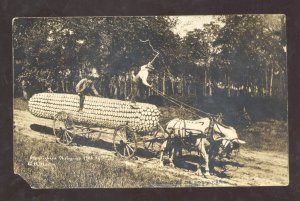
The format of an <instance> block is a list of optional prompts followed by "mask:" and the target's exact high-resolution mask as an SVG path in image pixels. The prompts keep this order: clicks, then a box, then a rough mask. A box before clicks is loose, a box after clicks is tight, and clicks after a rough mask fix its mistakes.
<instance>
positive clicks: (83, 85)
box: [76, 74, 101, 112]
mask: <svg viewBox="0 0 300 201" xmlns="http://www.w3.org/2000/svg"><path fill="white" fill-rule="evenodd" d="M97 77H98V76H96V75H94V74H92V75H90V76H89V79H87V78H84V79H82V80H80V81H79V82H78V84H77V85H76V93H77V94H78V95H79V97H80V101H79V110H78V112H82V109H83V104H84V100H85V96H86V95H92V94H94V95H95V96H98V97H101V96H100V94H99V93H98V91H97V89H96V88H95V85H94V82H95V80H96V78H97Z"/></svg>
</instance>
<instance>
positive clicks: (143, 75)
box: [131, 62, 154, 103]
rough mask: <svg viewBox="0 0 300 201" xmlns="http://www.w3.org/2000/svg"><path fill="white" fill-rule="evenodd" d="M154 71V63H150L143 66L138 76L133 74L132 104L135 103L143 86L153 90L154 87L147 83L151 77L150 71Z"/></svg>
mask: <svg viewBox="0 0 300 201" xmlns="http://www.w3.org/2000/svg"><path fill="white" fill-rule="evenodd" d="M153 69H154V68H153V66H152V63H151V62H149V63H148V64H146V65H143V66H141V70H140V71H139V72H138V73H137V74H136V75H134V74H133V73H132V91H131V102H132V103H135V98H136V96H137V93H138V92H139V91H140V89H141V88H142V86H143V85H144V86H147V87H150V88H152V85H150V84H149V83H148V82H147V78H148V75H149V71H151V70H153Z"/></svg>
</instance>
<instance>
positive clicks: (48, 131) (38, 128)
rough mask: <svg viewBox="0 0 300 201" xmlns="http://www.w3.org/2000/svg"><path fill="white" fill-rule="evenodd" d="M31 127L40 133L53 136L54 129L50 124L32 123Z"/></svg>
mask: <svg viewBox="0 0 300 201" xmlns="http://www.w3.org/2000/svg"><path fill="white" fill-rule="evenodd" d="M30 128H31V129H32V130H34V131H36V132H39V133H40V134H46V135H52V136H53V129H52V128H50V127H48V126H43V125H39V124H31V125H30Z"/></svg>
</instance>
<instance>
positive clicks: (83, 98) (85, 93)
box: [78, 90, 91, 110]
mask: <svg viewBox="0 0 300 201" xmlns="http://www.w3.org/2000/svg"><path fill="white" fill-rule="evenodd" d="M78 95H79V99H80V100H79V109H80V110H82V109H83V104H84V100H85V96H86V95H91V92H90V90H84V91H83V92H80V93H78Z"/></svg>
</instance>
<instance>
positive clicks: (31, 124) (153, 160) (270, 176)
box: [14, 110, 289, 187]
mask: <svg viewBox="0 0 300 201" xmlns="http://www.w3.org/2000/svg"><path fill="white" fill-rule="evenodd" d="M14 122H15V125H16V131H17V132H16V133H18V135H22V136H24V137H26V138H28V139H36V140H38V142H40V143H49V142H53V141H55V138H54V136H53V134H52V120H48V119H42V118H37V117H35V116H33V115H31V114H30V113H29V112H28V111H21V110H14ZM112 132H113V131H112V130H111V129H102V132H101V133H102V134H101V140H97V139H98V136H97V135H96V136H92V137H91V140H89V139H87V140H84V138H79V139H78V140H77V141H76V140H75V142H76V144H73V145H72V146H66V147H67V149H69V150H73V151H75V152H78V153H86V154H91V153H92V154H94V155H97V156H99V157H100V158H103V159H105V158H109V159H112V160H119V159H118V158H117V156H115V154H114V151H113V148H112V147H113V146H112V136H113V135H112ZM86 137H87V136H86ZM61 146H64V145H61ZM138 147H139V149H138V152H137V154H136V155H137V157H136V158H135V159H134V160H120V161H121V162H122V163H124V165H126V167H129V168H133V169H134V168H140V169H151V170H152V171H154V172H155V174H157V175H158V176H159V175H168V176H169V177H170V178H172V177H174V178H178V177H179V178H182V180H184V182H183V183H184V184H183V185H182V184H181V185H180V186H186V187H187V186H285V185H288V183H289V174H288V154H287V153H283V152H267V151H254V150H250V149H249V148H248V149H245V148H241V150H240V153H239V155H238V156H237V157H236V158H235V159H234V160H231V161H223V162H222V164H223V165H222V167H223V168H221V167H216V173H215V174H214V175H212V176H209V177H204V176H203V175H198V174H197V173H196V170H197V162H198V160H199V158H198V157H197V156H196V155H195V153H194V154H193V155H184V156H183V158H182V160H180V161H179V162H178V163H176V167H174V168H173V167H170V166H169V165H168V164H167V165H166V166H164V167H161V166H159V158H158V156H157V155H155V154H151V153H148V152H147V151H145V150H144V149H143V145H142V143H138ZM31 149H34V147H32V148H31ZM16 165H17V164H15V166H16ZM86 165H88V163H87V164H86ZM16 173H18V172H16ZM21 176H22V175H21ZM150 186H152V187H172V186H174V187H176V186H177V185H176V184H166V185H162V184H160V185H156V184H150ZM82 187H90V186H82Z"/></svg>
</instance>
